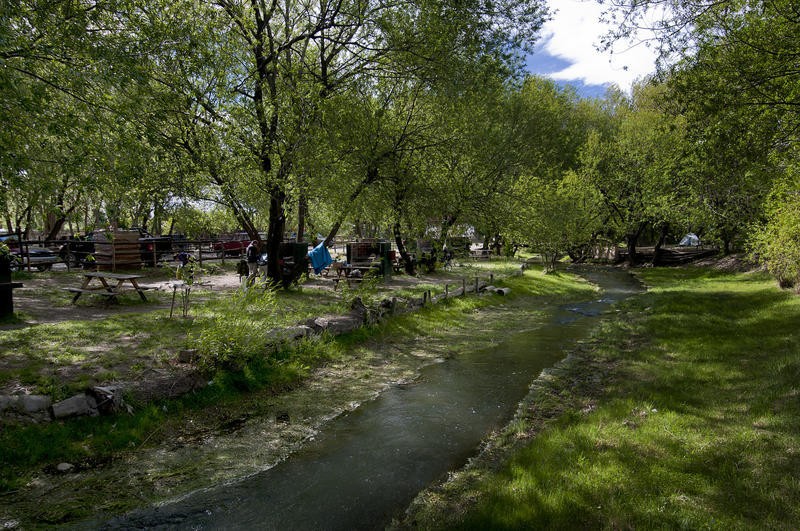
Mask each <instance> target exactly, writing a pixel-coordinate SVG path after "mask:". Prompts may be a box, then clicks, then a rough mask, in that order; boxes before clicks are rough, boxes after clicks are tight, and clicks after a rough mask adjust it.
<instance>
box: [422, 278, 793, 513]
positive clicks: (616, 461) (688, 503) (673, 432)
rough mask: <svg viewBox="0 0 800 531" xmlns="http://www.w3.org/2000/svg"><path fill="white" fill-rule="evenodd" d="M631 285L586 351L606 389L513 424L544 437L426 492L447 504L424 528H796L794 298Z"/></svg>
mask: <svg viewBox="0 0 800 531" xmlns="http://www.w3.org/2000/svg"><path fill="white" fill-rule="evenodd" d="M637 274H638V275H639V276H640V278H641V279H642V280H643V281H644V282H645V283H646V284H647V285H648V286H649V288H650V289H649V291H648V293H647V294H644V295H642V296H640V297H636V298H635V299H633V300H630V301H628V302H627V303H625V305H624V306H623V308H622V312H620V313H618V314H617V316H619V317H620V319H619V320H614V321H609V322H606V323H605V324H604V326H602V327H601V328H600V330H599V331H598V332H597V334H596V337H595V338H594V340H593V342H592V344H591V345H590V346H589V347H588V348H587V349H584V350H586V351H587V352H584V359H586V360H592V362H593V363H599V364H600V365H602V366H604V367H606V372H607V373H608V374H606V375H605V376H606V378H605V381H606V384H605V387H604V389H603V390H602V392H600V393H599V394H598V395H597V396H595V397H590V396H588V395H587V393H586V392H585V389H580V388H574V387H573V388H569V384H563V385H565V388H564V389H555V391H554V394H560V395H561V396H566V397H568V398H567V399H566V400H568V401H569V403H570V405H569V407H568V408H567V411H566V412H565V413H561V414H559V415H556V416H554V418H553V419H551V420H548V421H544V422H542V421H541V419H539V420H538V421H537V420H536V418H534V417H535V415H532V414H531V413H530V411H529V418H526V419H522V420H520V421H517V422H515V423H514V425H513V427H514V430H515V431H516V432H517V433H518V432H520V431H522V432H525V431H527V433H528V436H532V434H533V433H534V432H538V433H537V434H536V435H535V436H532V438H531V439H530V440H529V442H527V443H525V444H524V446H523V448H521V449H520V448H518V449H517V450H516V451H514V452H513V457H512V458H511V459H510V461H508V462H507V463H505V464H504V465H503V466H502V467H501V468H500V470H499V471H496V472H486V470H491V467H483V471H473V472H471V473H469V474H466V475H465V478H466V479H465V483H466V484H465V483H464V482H462V484H460V485H458V484H457V483H458V482H456V484H455V485H453V486H447V487H445V488H444V489H443V493H444V494H443V493H442V492H440V493H436V494H434V495H430V494H429V495H428V496H429V499H433V500H438V502H441V499H440V498H439V497H440V496H445V495H446V494H447V493H448V492H449V496H451V499H450V500H449V502H447V503H449V505H448V504H447V503H440V509H439V513H438V514H437V513H436V510H435V509H433V510H431V509H430V508H429V509H428V510H430V511H431V512H428V513H427V514H426V513H425V510H423V511H422V513H421V514H420V515H419V516H418V518H420V519H419V520H418V522H423V525H422V527H448V528H450V527H461V528H469V529H521V528H528V529H531V528H532V529H543V528H558V529H574V528H591V529H595V528H613V529H619V528H622V529H626V528H641V529H650V528H670V529H672V528H691V529H697V528H713V529H720V528H731V529H747V528H761V527H765V528H771V529H794V528H797V524H798V522H800V399H799V397H800V351H799V350H798V344H800V326H799V325H800V297H797V296H796V295H794V294H793V293H789V292H783V291H779V290H778V289H777V287H776V286H775V282H774V281H773V280H771V279H769V278H768V277H766V276H764V275H760V274H727V273H719V272H712V271H709V270H705V269H694V268H686V269H646V270H641V271H639V272H637ZM581 370H583V371H588V370H589V369H587V368H586V367H585V364H584V368H583V369H581V368H580V366H577V367H574V368H573V369H572V372H573V374H572V377H573V380H570V379H569V378H564V379H563V380H562V381H564V382H569V381H578V380H581V379H583V380H585V379H586V377H587V375H586V374H584V375H582V376H581V375H580V374H579V373H580V372H581ZM582 393H583V395H584V396H580V395H581V394H582ZM587 404H589V407H586V405H587ZM537 422H538V423H537ZM509 430H511V428H509ZM505 438H506V440H508V439H513V438H514V437H509V433H506V434H505ZM501 439H502V437H501ZM480 468H481V467H480V466H478V467H476V470H477V469H480ZM476 477H477V478H479V479H477V480H474V481H470V479H469V478H476ZM452 498H457V499H458V500H457V501H453V499H452ZM459 498H460V499H459ZM467 498H470V499H478V500H479V501H478V503H477V504H471V503H469V502H465V501H464V500H465V499H467ZM434 505H435V504H434ZM441 507H448V509H447V512H448V513H449V515H447V514H443V511H442V509H441ZM454 507H455V508H456V509H455V510H454V509H453V508H454ZM464 510H467V512H466V514H465V515H464V514H463V511H464ZM456 514H458V515H459V516H457V517H454V516H453V515H456Z"/></svg>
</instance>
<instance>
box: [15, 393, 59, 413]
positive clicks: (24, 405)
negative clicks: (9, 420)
mask: <svg viewBox="0 0 800 531" xmlns="http://www.w3.org/2000/svg"><path fill="white" fill-rule="evenodd" d="M52 402H53V401H52V400H50V397H49V396H43V395H22V396H20V397H19V402H18V408H19V409H20V411H22V412H23V413H28V414H31V413H39V412H41V411H44V410H46V409H47V408H49V407H50V404H52Z"/></svg>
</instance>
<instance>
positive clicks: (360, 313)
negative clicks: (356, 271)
mask: <svg viewBox="0 0 800 531" xmlns="http://www.w3.org/2000/svg"><path fill="white" fill-rule="evenodd" d="M350 310H351V311H350V313H351V314H352V315H355V316H357V317H361V320H362V322H366V320H367V315H368V314H369V309H368V308H367V307H366V306H365V305H364V301H362V300H361V297H356V298H355V299H353V303H352V304H351V305H350Z"/></svg>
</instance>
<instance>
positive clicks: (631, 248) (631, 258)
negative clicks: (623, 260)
mask: <svg viewBox="0 0 800 531" xmlns="http://www.w3.org/2000/svg"><path fill="white" fill-rule="evenodd" d="M644 227H645V224H644V223H642V224H640V225H639V228H638V229H637V230H635V231H633V232H629V233H628V234H626V235H625V242H626V243H627V244H628V265H629V266H631V267H636V264H637V263H638V262H637V257H636V245H637V244H638V243H639V236H641V234H642V231H643V230H644Z"/></svg>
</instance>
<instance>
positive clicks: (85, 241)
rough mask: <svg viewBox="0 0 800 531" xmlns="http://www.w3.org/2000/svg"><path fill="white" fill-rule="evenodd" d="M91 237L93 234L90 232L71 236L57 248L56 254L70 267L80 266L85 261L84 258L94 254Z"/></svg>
mask: <svg viewBox="0 0 800 531" xmlns="http://www.w3.org/2000/svg"><path fill="white" fill-rule="evenodd" d="M93 238H94V235H93V234H92V233H89V234H87V235H85V236H81V237H77V236H71V237H70V238H69V239H68V240H67V241H66V243H64V244H62V245H61V247H60V248H59V249H58V256H60V257H61V259H62V260H63V261H64V263H66V264H69V266H70V267H80V266H82V265H83V264H84V263H85V262H86V258H87V257H88V256H89V255H91V254H94V239H93Z"/></svg>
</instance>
